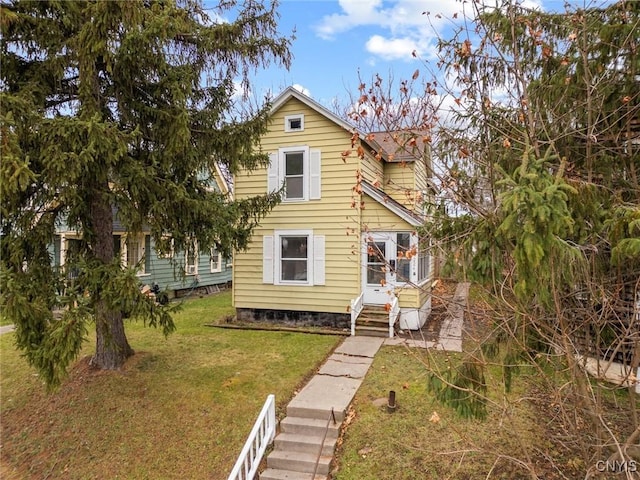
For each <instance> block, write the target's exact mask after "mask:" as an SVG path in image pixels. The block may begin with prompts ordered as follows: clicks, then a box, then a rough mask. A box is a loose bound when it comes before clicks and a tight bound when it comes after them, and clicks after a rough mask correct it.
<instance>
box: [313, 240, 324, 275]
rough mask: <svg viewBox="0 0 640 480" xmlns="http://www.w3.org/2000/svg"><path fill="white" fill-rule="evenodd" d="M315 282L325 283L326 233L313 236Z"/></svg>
mask: <svg viewBox="0 0 640 480" xmlns="http://www.w3.org/2000/svg"><path fill="white" fill-rule="evenodd" d="M313 284H314V285H324V235H316V236H314V237H313Z"/></svg>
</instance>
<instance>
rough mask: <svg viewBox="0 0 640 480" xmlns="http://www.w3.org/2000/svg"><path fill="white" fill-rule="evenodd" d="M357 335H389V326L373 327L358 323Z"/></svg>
mask: <svg viewBox="0 0 640 480" xmlns="http://www.w3.org/2000/svg"><path fill="white" fill-rule="evenodd" d="M356 335H361V336H367V337H388V336H389V327H388V326H387V327H372V326H368V325H356Z"/></svg>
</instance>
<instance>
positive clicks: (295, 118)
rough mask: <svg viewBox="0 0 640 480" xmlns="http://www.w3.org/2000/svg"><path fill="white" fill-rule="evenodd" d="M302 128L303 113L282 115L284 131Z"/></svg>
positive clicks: (295, 130)
mask: <svg viewBox="0 0 640 480" xmlns="http://www.w3.org/2000/svg"><path fill="white" fill-rule="evenodd" d="M303 130H304V115H302V114H297V115H287V116H285V117H284V131H285V132H301V131H303Z"/></svg>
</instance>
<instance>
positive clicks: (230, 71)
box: [0, 0, 290, 386]
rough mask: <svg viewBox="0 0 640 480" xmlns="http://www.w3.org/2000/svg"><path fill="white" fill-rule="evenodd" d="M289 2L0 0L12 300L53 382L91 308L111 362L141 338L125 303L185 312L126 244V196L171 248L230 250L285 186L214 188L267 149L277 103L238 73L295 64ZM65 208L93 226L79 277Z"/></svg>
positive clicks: (6, 252)
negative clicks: (259, 192) (258, 101)
mask: <svg viewBox="0 0 640 480" xmlns="http://www.w3.org/2000/svg"><path fill="white" fill-rule="evenodd" d="M276 8H277V5H276V4H275V3H274V4H273V5H272V6H271V7H266V6H265V5H264V3H263V2H260V1H257V0H246V1H243V2H241V3H239V4H238V3H237V2H236V1H235V0H228V1H221V2H219V4H217V6H216V7H215V8H212V9H206V8H204V6H203V5H202V3H201V2H200V1H198V0H159V1H152V0H127V1H100V0H96V1H73V0H68V1H18V0H16V1H12V2H3V3H2V4H0V21H1V28H2V47H1V48H2V69H1V71H0V75H1V77H0V78H1V79H2V83H1V84H0V89H1V91H0V95H1V96H0V101H1V111H0V120H1V123H0V128H1V132H2V146H1V148H2V151H1V154H2V166H1V168H0V172H1V173H0V174H1V177H0V188H1V194H2V200H1V214H2V223H1V228H2V230H1V232H0V234H1V235H2V237H1V242H2V243H1V252H0V253H1V257H2V258H1V270H0V272H1V279H2V283H1V287H2V297H1V304H2V307H3V315H5V316H6V317H8V318H9V319H10V320H11V321H13V322H14V323H15V325H16V342H17V345H18V347H19V348H21V349H22V350H24V352H25V354H26V357H27V359H28V360H29V362H30V363H31V364H32V365H33V366H35V367H36V368H37V369H38V370H39V371H40V372H41V373H42V374H43V377H44V378H45V380H46V381H47V383H48V384H49V385H50V386H55V385H57V384H59V382H60V380H61V378H62V377H63V376H64V374H65V372H66V369H67V367H68V365H69V364H70V362H71V361H72V360H73V359H74V358H75V357H76V356H77V354H78V352H79V350H80V348H81V345H82V342H83V340H84V339H85V337H86V335H87V331H88V327H87V324H88V322H90V321H95V327H96V340H97V342H96V353H95V355H94V357H93V359H92V364H93V365H95V366H96V367H97V368H101V369H116V368H118V367H120V366H121V365H122V364H123V362H124V361H125V360H126V359H127V358H128V357H129V356H130V355H132V354H133V350H132V348H131V346H130V345H129V343H128V341H127V338H126V335H125V331H124V324H123V312H124V313H127V314H130V315H132V316H137V317H141V318H142V319H143V320H144V321H145V322H148V323H149V324H150V325H152V326H158V327H161V328H162V329H163V331H164V333H165V334H168V333H170V332H171V331H172V330H173V329H174V328H175V326H174V324H173V321H172V319H171V316H170V309H169V308H165V307H159V306H157V305H155V304H154V303H153V302H152V301H150V299H148V298H147V297H145V296H144V295H142V294H141V293H140V291H139V285H138V282H137V281H136V277H135V273H134V271H133V269H123V268H122V267H121V265H120V262H119V259H117V258H116V257H115V255H114V242H113V219H114V212H117V215H118V219H119V221H120V222H121V223H122V224H123V225H124V227H125V228H126V231H127V232H128V233H137V232H141V231H142V229H143V228H144V229H145V230H146V229H149V230H150V233H151V235H152V238H153V240H154V241H155V243H156V245H157V246H158V248H159V249H160V250H163V251H165V252H168V251H169V250H170V249H174V250H175V251H185V250H186V249H188V248H189V247H190V246H191V247H193V246H194V245H197V246H198V248H199V249H200V250H201V251H209V249H210V248H213V247H215V248H217V249H218V250H219V251H221V252H222V253H223V254H225V255H229V254H230V253H231V251H232V250H234V249H242V248H245V247H246V245H247V241H248V239H249V236H250V234H251V232H252V229H253V228H254V227H255V225H256V223H257V221H258V220H259V219H260V218H261V217H262V216H263V215H264V214H265V213H266V212H268V211H269V210H270V208H272V207H273V206H274V205H275V203H276V202H277V201H278V197H277V195H265V196H260V197H255V198H248V199H243V200H238V201H230V199H229V198H227V197H225V196H224V195H223V194H222V193H220V192H218V191H215V190H214V189H212V188H210V187H211V184H212V175H213V172H214V171H215V164H216V163H219V164H221V165H224V166H225V167H226V169H228V170H229V171H230V172H232V173H233V172H235V171H236V170H237V169H239V168H249V169H251V168H255V167H256V166H258V165H260V164H264V163H265V162H267V161H268V157H267V156H266V155H264V154H262V153H261V152H260V149H259V137H260V135H261V134H263V133H264V132H265V129H266V126H267V122H268V107H269V105H268V104H265V105H264V106H263V107H261V108H246V107H244V105H246V104H245V103H243V102H242V99H238V97H237V96H236V95H235V93H234V92H235V88H234V82H237V81H240V82H241V84H242V87H243V89H247V88H248V87H249V77H250V74H251V72H252V71H254V70H255V69H257V68H260V67H263V66H267V65H269V64H270V63H272V62H275V63H279V64H283V65H284V66H286V67H288V66H289V62H290V56H289V51H288V48H289V43H290V40H289V39H288V38H285V37H281V36H280V35H279V34H278V32H277V28H276V20H277V12H276ZM227 17H233V18H234V19H233V20H231V21H228V20H226V19H225V18H227ZM62 222H64V223H66V224H67V225H68V226H69V227H70V228H72V229H76V230H77V232H78V234H79V235H80V238H81V241H80V242H79V248H78V252H77V253H78V254H77V255H76V256H75V257H73V258H70V259H69V265H68V267H69V268H75V269H77V270H78V271H79V272H81V273H80V275H79V276H78V278H77V280H76V282H75V283H74V285H73V288H68V287H69V286H68V285H67V283H66V278H65V272H64V271H58V270H56V269H55V268H54V267H53V266H52V261H51V258H50V253H49V250H48V248H49V247H50V245H51V243H52V241H53V237H54V233H55V231H56V226H59V225H60V224H61V223H62ZM65 286H67V288H64V287H65ZM60 292H64V293H63V294H60ZM54 309H62V311H63V312H64V313H63V315H62V318H60V319H55V320H54V317H53V314H52V312H53V310H54Z"/></svg>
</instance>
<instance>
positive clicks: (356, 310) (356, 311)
mask: <svg viewBox="0 0 640 480" xmlns="http://www.w3.org/2000/svg"><path fill="white" fill-rule="evenodd" d="M363 308H364V292H362V293H361V294H360V296H359V297H358V298H354V299H353V300H351V309H350V312H351V336H354V335H355V334H356V318H358V315H360V313H361V312H362V309H363Z"/></svg>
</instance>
